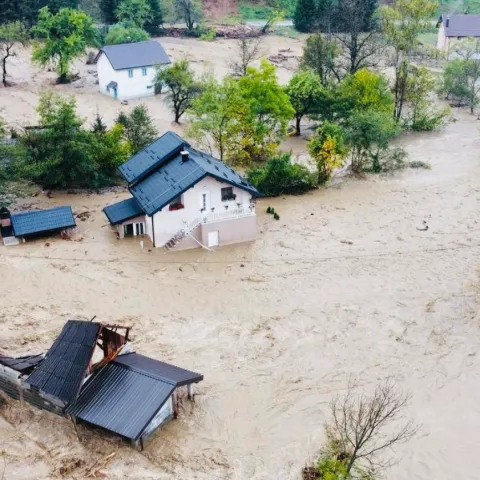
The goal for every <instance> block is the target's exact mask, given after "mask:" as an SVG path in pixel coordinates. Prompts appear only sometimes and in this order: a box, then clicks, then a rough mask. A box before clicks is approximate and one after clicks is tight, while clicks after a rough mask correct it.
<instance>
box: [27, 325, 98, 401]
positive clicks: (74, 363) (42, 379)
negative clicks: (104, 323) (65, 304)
mask: <svg viewBox="0 0 480 480" xmlns="http://www.w3.org/2000/svg"><path fill="white" fill-rule="evenodd" d="M99 330H100V324H99V323H93V322H85V321H81V320H69V321H68V322H67V323H66V324H65V326H64V327H63V330H62V332H61V333H60V335H59V336H58V337H57V339H56V340H55V342H54V344H53V345H52V346H51V347H50V350H49V351H48V352H47V354H46V355H45V359H44V360H43V362H42V363H41V364H40V365H39V367H38V368H37V369H36V370H35V371H34V372H33V373H32V374H31V375H30V376H29V377H28V378H27V379H26V380H25V383H26V384H28V385H30V386H32V387H35V388H38V389H39V390H40V391H42V392H44V393H47V394H49V395H52V396H54V397H56V398H58V399H60V400H62V401H63V402H65V403H69V402H71V401H73V400H75V398H76V397H77V395H78V392H79V390H80V387H81V385H82V382H83V380H84V378H85V375H86V372H87V369H88V366H89V364H90V360H91V358H92V355H93V350H94V348H95V342H96V340H97V337H98V333H99Z"/></svg>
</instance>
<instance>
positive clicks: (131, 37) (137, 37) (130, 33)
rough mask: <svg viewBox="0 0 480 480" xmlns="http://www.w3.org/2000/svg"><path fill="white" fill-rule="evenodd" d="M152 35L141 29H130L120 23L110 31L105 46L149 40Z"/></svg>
mask: <svg viewBox="0 0 480 480" xmlns="http://www.w3.org/2000/svg"><path fill="white" fill-rule="evenodd" d="M149 39H150V35H149V34H148V33H147V32H146V31H145V30H142V29H141V28H139V27H129V26H125V25H123V24H121V23H118V24H116V25H114V26H113V27H111V28H110V29H109V30H108V33H107V36H106V37H105V45H120V44H121V43H135V42H144V41H145V40H149Z"/></svg>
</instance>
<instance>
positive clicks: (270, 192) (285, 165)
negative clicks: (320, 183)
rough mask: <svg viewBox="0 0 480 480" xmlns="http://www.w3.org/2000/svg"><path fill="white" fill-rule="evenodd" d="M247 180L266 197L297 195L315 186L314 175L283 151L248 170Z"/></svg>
mask: <svg viewBox="0 0 480 480" xmlns="http://www.w3.org/2000/svg"><path fill="white" fill-rule="evenodd" d="M248 180H249V181H250V182H251V183H252V184H253V185H255V187H257V188H258V189H259V190H260V191H261V192H262V193H264V194H265V195H266V196H268V197H277V196H279V195H284V194H287V195H288V194H290V195H299V194H302V193H306V192H308V191H309V190H312V189H314V188H316V186H317V182H316V178H315V175H314V174H313V173H311V172H310V171H309V170H308V168H306V167H304V166H303V165H298V164H295V163H293V162H292V159H291V158H290V155H289V154H287V153H285V154H283V155H280V156H278V157H274V158H271V159H270V160H268V162H267V163H266V165H265V166H264V167H257V168H254V169H252V170H250V171H249V172H248Z"/></svg>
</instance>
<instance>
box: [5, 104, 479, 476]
mask: <svg viewBox="0 0 480 480" xmlns="http://www.w3.org/2000/svg"><path fill="white" fill-rule="evenodd" d="M456 116H457V119H458V121H457V122H456V123H452V124H450V125H449V126H448V127H447V129H446V130H445V131H444V132H442V133H438V134H430V135H409V136H406V137H404V138H403V139H402V143H404V144H405V145H406V146H407V148H408V150H409V152H410V155H411V160H414V159H416V160H425V161H428V162H430V163H431V164H432V170H431V171H426V170H409V171H406V172H403V173H401V174H399V175H396V176H393V177H371V178H368V179H367V180H364V181H355V180H351V181H347V182H345V183H342V184H341V185H339V186H336V187H332V188H330V189H328V190H322V191H318V192H315V193H312V194H309V195H305V196H302V197H287V198H279V199H275V200H268V201H267V200H265V201H261V202H259V208H258V211H259V212H264V211H265V209H266V207H267V206H268V205H272V206H274V207H275V209H276V210H277V211H278V212H279V213H280V216H281V219H280V221H274V220H273V219H272V218H271V216H267V215H266V214H263V213H262V214H260V216H259V230H260V233H259V236H258V241H257V242H256V243H254V244H244V245H238V246H234V247H227V248H222V249H220V250H218V251H216V252H214V253H210V252H205V251H200V250H195V251H189V252H184V253H169V254H166V255H165V254H164V252H163V250H161V249H157V250H152V251H150V249H149V246H148V245H147V246H145V248H143V249H142V248H141V246H140V243H139V241H138V240H131V241H130V240H125V241H121V242H119V241H116V240H115V235H114V234H113V233H112V232H111V231H110V229H109V227H108V226H106V218H105V217H104V216H103V214H102V213H101V209H102V208H103V207H104V206H105V205H107V204H110V203H112V202H114V201H117V200H118V199H120V198H123V197H125V196H126V195H127V194H125V193H116V194H113V193H112V194H108V195H90V196H84V195H82V196H81V195H67V194H65V195H57V196H55V197H54V198H53V199H48V198H46V197H42V198H40V197H37V198H35V199H34V200H35V202H36V204H37V205H38V206H45V207H46V206H54V205H57V204H64V203H67V204H71V205H72V206H73V207H74V209H75V210H76V211H77V212H84V211H86V210H88V211H90V212H91V215H90V216H87V215H85V218H86V219H85V221H79V222H78V225H79V232H80V233H81V234H82V235H83V237H84V240H83V241H81V242H73V241H72V242H68V241H63V240H60V239H48V240H38V241H33V242H28V243H26V244H24V245H21V246H18V247H10V248H8V249H7V248H5V247H3V246H2V247H0V271H1V272H2V274H1V280H0V283H1V292H2V295H1V309H0V312H1V313H0V324H1V329H2V335H1V339H0V350H1V351H2V352H5V353H7V354H11V355H15V354H27V353H37V352H40V351H44V350H45V349H47V348H48V346H49V345H50V343H51V342H52V340H53V339H54V338H55V336H56V335H57V334H58V332H59V331H60V329H61V327H62V325H63V324H64V322H65V321H66V320H67V319H69V318H84V319H86V318H90V317H92V316H93V315H97V318H98V320H100V321H104V322H114V321H116V322H121V323H123V324H129V325H132V326H133V327H134V329H133V340H134V342H135V344H136V346H137V350H138V351H139V352H141V353H145V354H148V355H151V356H153V357H156V358H159V359H163V360H166V361H170V362H173V363H176V364H178V365H180V366H185V367H187V368H190V369H192V370H196V371H199V372H202V373H203V374H204V375H205V381H204V382H203V383H201V384H200V385H199V388H198V395H197V396H196V402H195V404H194V405H193V407H191V406H190V405H185V407H184V411H183V412H182V414H181V415H180V418H179V420H178V421H174V422H171V423H170V424H169V425H168V426H167V428H165V429H164V430H162V431H161V432H160V433H159V434H158V435H157V437H156V438H155V440H154V441H153V443H152V444H151V445H150V446H149V448H148V449H147V450H146V451H145V452H137V451H134V450H132V449H131V448H130V447H129V446H128V445H126V444H124V443H122V442H121V441H120V440H118V439H117V438H116V437H113V436H109V435H107V434H105V433H102V432H98V431H97V432H94V431H92V430H89V429H87V428H84V427H79V437H80V441H78V440H77V438H76V436H75V432H74V430H73V427H72V424H71V423H70V422H69V421H67V420H65V419H61V418H59V417H55V416H54V415H51V414H48V413H43V412H40V411H36V410H33V409H31V408H29V407H24V408H22V407H20V405H19V404H18V403H12V404H10V405H9V406H7V407H3V408H2V410H1V414H0V415H1V416H0V451H1V452H4V458H5V460H6V471H5V479H6V480H13V479H15V480H18V479H22V480H27V479H32V480H33V479H58V478H62V477H63V478H78V479H80V478H88V474H89V472H91V468H92V466H95V468H96V469H100V471H101V472H103V473H104V474H105V475H106V477H107V478H110V479H140V478H141V479H193V478H196V479H205V480H207V479H208V480H211V479H217V478H220V479H271V478H275V479H296V478H298V475H299V472H300V469H301V467H302V466H303V465H304V463H305V462H306V461H307V460H308V459H309V458H312V457H313V455H314V454H315V453H316V452H317V450H318V448H319V446H320V445H321V442H322V440H323V428H322V425H323V423H324V421H325V420H326V418H327V414H328V402H329V401H330V400H331V398H332V397H333V396H334V395H335V394H336V393H338V392H342V391H343V389H344V388H345V387H346V385H347V382H348V380H349V378H351V377H354V378H357V379H360V380H361V382H362V383H363V384H364V385H365V386H366V387H367V388H370V387H373V385H374V384H375V383H376V382H378V381H379V380H381V379H383V378H385V377H387V376H394V377H395V378H396V380H397V381H398V383H399V384H400V386H401V387H403V388H404V389H406V390H409V391H411V392H412V394H413V402H412V405H411V407H410V410H409V412H408V413H409V415H411V416H412V417H413V418H414V419H415V420H416V421H417V422H418V423H420V424H421V425H422V428H421V432H420V434H419V435H418V436H417V437H416V438H415V439H414V440H413V441H411V442H410V443H408V444H406V445H404V446H402V447H401V448H400V449H399V451H398V453H399V463H398V464H397V465H396V466H394V467H393V468H392V469H391V470H390V471H389V473H388V478H389V479H390V480H416V479H418V480H420V479H422V480H425V479H435V480H451V479H452V478H458V479H473V478H478V466H477V458H476V457H477V451H478V447H479V441H478V432H479V431H480V388H479V381H480V363H479V353H478V351H479V347H480V331H479V316H478V313H477V304H476V301H477V295H478V292H479V289H478V279H477V274H478V266H479V265H478V254H479V250H480V249H479V240H478V239H479V232H480V224H479V220H478V212H479V208H478V205H479V199H480V161H479V158H478V147H479V146H480V142H479V140H478V137H479V134H478V122H475V121H474V120H473V119H472V117H471V116H469V115H468V114H466V113H464V112H456ZM424 221H425V222H427V224H428V225H429V230H428V231H420V230H419V229H418V228H421V227H422V226H423V225H424V223H423V222H424ZM47 241H48V242H49V246H46V243H47ZM113 452H116V454H115V456H113V457H111V458H108V459H107V460H106V461H104V460H103V459H104V458H105V457H107V456H108V455H110V454H111V453H113ZM102 462H103V463H102ZM1 463H2V462H0V471H1Z"/></svg>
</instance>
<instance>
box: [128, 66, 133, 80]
mask: <svg viewBox="0 0 480 480" xmlns="http://www.w3.org/2000/svg"><path fill="white" fill-rule="evenodd" d="M128 78H133V68H129V69H128Z"/></svg>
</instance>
